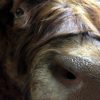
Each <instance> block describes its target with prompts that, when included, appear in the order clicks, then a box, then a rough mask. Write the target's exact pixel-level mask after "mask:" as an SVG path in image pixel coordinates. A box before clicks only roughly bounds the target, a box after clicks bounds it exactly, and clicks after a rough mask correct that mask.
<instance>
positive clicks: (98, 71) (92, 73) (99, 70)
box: [58, 55, 100, 80]
mask: <svg viewBox="0 0 100 100" xmlns="http://www.w3.org/2000/svg"><path fill="white" fill-rule="evenodd" d="M58 58H60V59H62V60H63V61H64V67H65V68H66V69H69V70H71V71H72V72H75V73H76V74H77V73H78V75H80V76H86V77H87V76H89V77H92V78H96V79H99V80H100V64H99V63H98V64H97V63H96V62H94V61H93V60H91V59H88V58H81V57H76V56H70V55H68V56H62V57H58Z"/></svg>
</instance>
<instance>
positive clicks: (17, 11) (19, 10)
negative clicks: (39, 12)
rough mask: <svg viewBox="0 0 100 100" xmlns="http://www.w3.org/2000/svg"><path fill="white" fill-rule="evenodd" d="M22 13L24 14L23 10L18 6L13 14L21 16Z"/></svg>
mask: <svg viewBox="0 0 100 100" xmlns="http://www.w3.org/2000/svg"><path fill="white" fill-rule="evenodd" d="M23 14H24V10H23V9H21V8H18V9H17V10H16V13H15V16H16V17H21V16H22V15H23Z"/></svg>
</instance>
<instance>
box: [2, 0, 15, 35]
mask: <svg viewBox="0 0 100 100" xmlns="http://www.w3.org/2000/svg"><path fill="white" fill-rule="evenodd" d="M0 6H1V7H0V34H1V33H6V31H7V27H9V26H12V25H13V22H14V15H13V13H12V12H11V9H12V6H13V1H12V0H1V1H0Z"/></svg>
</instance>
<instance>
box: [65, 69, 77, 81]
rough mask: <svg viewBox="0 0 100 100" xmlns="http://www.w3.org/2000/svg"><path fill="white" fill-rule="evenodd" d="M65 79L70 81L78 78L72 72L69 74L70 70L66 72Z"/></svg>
mask: <svg viewBox="0 0 100 100" xmlns="http://www.w3.org/2000/svg"><path fill="white" fill-rule="evenodd" d="M64 78H65V79H69V80H75V79H76V76H75V75H74V74H73V73H72V72H69V71H68V70H66V72H65V74H64Z"/></svg>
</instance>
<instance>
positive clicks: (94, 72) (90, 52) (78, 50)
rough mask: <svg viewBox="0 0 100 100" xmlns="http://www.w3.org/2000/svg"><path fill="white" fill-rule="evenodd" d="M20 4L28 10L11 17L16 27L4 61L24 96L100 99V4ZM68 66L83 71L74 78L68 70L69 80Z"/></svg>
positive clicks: (75, 0)
mask: <svg viewBox="0 0 100 100" xmlns="http://www.w3.org/2000/svg"><path fill="white" fill-rule="evenodd" d="M21 2H22V1H21ZM21 2H20V3H21ZM18 5H19V3H18ZM28 5H30V6H28ZM20 8H23V10H24V14H23V15H22V16H20V17H19V16H18V17H17V18H15V20H14V21H15V23H13V18H11V17H10V19H11V21H10V22H12V23H11V24H9V22H8V21H7V22H6V24H7V26H9V25H10V26H11V25H13V27H12V28H10V30H8V31H7V33H8V34H7V36H8V37H7V38H8V39H5V37H6V36H5V34H4V36H5V37H4V41H3V42H2V43H4V44H0V48H2V49H0V56H1V59H4V60H3V61H2V60H0V61H1V62H3V65H5V68H6V69H5V70H6V72H4V73H7V76H9V77H10V78H11V79H12V80H13V81H14V82H15V83H16V85H17V86H18V87H19V88H20V91H21V93H22V94H21V95H22V96H23V99H24V100H30V99H32V100H100V97H99V93H100V85H99V84H100V78H99V77H100V71H99V70H98V69H99V67H98V66H99V65H100V62H99V59H100V43H99V42H100V5H99V4H97V3H96V1H95V0H42V1H41V0H36V1H35V0H33V1H32V2H31V0H29V2H28V0H26V1H23V2H22V4H21V5H20ZM10 9H11V8H10ZM15 9H16V6H15V8H14V10H13V11H14V12H15ZM8 12H9V10H8ZM1 13H2V12H1ZM7 14H8V13H7ZM9 14H11V12H10V13H9ZM0 16H1V15H0ZM3 20H4V19H3ZM0 22H1V20H0ZM6 24H5V25H6ZM1 26H2V25H1ZM1 26H0V28H1ZM6 28H7V29H8V27H4V30H5V29H6ZM4 30H0V31H1V32H0V35H1V34H2V33H6V32H5V31H4ZM1 37H2V36H1ZM1 37H0V38H1ZM1 40H2V39H1ZM7 40H8V41H9V42H6V41H7ZM6 43H8V46H7V45H6ZM2 45H4V47H2ZM5 48H6V49H5ZM3 49H4V50H5V52H6V53H5V52H4V50H3ZM3 57H4V58H3ZM65 58H66V60H64V59H65ZM55 59H56V60H55ZM75 59H76V60H75ZM71 61H73V62H74V63H73V62H71ZM95 61H96V63H95ZM65 62H67V63H65ZM1 65H2V64H1ZM59 65H60V66H59ZM66 65H67V66H66ZM52 66H53V67H52ZM73 66H74V67H73ZM93 66H95V68H94V67H93ZM66 67H67V68H66ZM69 67H70V68H69ZM76 67H78V68H76ZM75 68H76V69H75ZM1 69H2V67H1ZM3 69H4V68H3ZM67 69H68V71H70V70H71V72H72V74H73V73H74V71H75V73H77V74H79V77H78V76H77V75H76V74H75V77H76V78H75V77H74V76H73V77H72V78H73V79H72V80H73V81H71V79H70V77H68V76H67V75H69V74H67V75H66V77H67V78H69V80H66V79H65V78H64V77H65V75H64V74H66V70H67ZM73 70H74V71H73ZM72 74H71V75H72ZM63 76H64V77H63ZM77 77H78V78H79V79H77ZM7 79H8V78H7ZM74 79H75V80H76V81H74ZM90 83H91V84H90ZM73 84H74V85H73ZM83 84H84V85H83ZM16 85H15V86H16ZM15 90H16V89H15ZM92 90H93V91H92ZM92 94H94V95H93V96H92ZM90 95H91V97H90ZM14 100H15V99H14ZM18 100H19V99H18Z"/></svg>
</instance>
